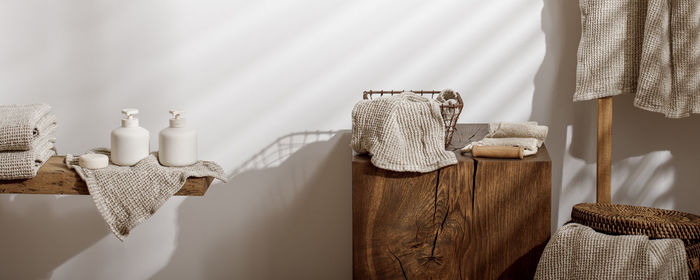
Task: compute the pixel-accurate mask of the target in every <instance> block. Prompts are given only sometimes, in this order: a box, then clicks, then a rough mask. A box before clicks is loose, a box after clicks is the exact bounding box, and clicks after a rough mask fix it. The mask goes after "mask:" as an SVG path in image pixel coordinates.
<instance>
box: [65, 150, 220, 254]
mask: <svg viewBox="0 0 700 280" xmlns="http://www.w3.org/2000/svg"><path fill="white" fill-rule="evenodd" d="M93 152H95V153H102V154H106V155H108V156H109V150H107V149H95V150H93ZM66 164H67V165H68V166H69V167H71V168H73V169H75V171H76V172H78V174H79V175H80V177H81V178H82V179H83V180H84V181H85V183H86V184H87V186H88V190H89V191H90V195H91V196H92V199H93V200H94V202H95V205H96V206H97V210H98V211H99V212H100V214H101V215H102V218H104V220H105V222H107V225H109V229H110V230H111V231H112V233H114V235H115V236H116V237H117V238H118V239H119V240H121V241H124V239H126V237H127V235H129V232H130V231H131V230H132V229H133V228H134V227H136V226H137V225H138V224H140V223H141V222H143V221H145V220H146V219H148V218H150V217H151V216H152V215H153V214H154V213H155V212H156V210H158V208H160V206H161V205H163V203H165V201H167V200H168V199H169V198H170V197H171V196H173V195H174V194H175V193H176V192H177V191H178V190H180V188H182V186H183V185H184V184H185V181H186V180H187V178H188V177H206V176H212V177H215V178H217V179H219V180H222V181H226V178H224V175H223V170H222V169H221V167H220V166H219V165H217V164H216V163H214V162H209V161H198V162H197V163H195V164H193V165H190V166H185V167H164V166H161V165H160V164H159V163H158V159H157V158H156V154H155V153H154V154H151V155H149V156H148V157H146V158H145V159H143V160H141V161H139V162H138V163H136V165H134V166H117V165H113V164H111V163H110V164H109V166H108V167H106V168H102V169H87V168H82V167H80V165H78V157H74V156H72V155H67V156H66Z"/></svg>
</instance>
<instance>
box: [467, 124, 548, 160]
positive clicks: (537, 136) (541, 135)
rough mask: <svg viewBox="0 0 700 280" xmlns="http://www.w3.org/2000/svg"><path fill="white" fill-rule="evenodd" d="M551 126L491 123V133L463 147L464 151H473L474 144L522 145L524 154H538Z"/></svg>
mask: <svg viewBox="0 0 700 280" xmlns="http://www.w3.org/2000/svg"><path fill="white" fill-rule="evenodd" d="M548 132H549V127H547V126H544V125H538V124H537V122H532V121H530V122H524V123H507V122H497V123H490V124H489V133H488V134H486V136H485V137H484V139H481V140H479V141H475V142H471V143H469V144H467V145H466V146H464V148H462V150H461V151H462V152H463V153H468V152H471V151H472V148H473V147H474V146H512V147H522V148H523V149H524V151H523V155H524V156H531V155H534V154H537V150H539V148H540V147H542V144H543V143H544V140H545V139H547V133H548Z"/></svg>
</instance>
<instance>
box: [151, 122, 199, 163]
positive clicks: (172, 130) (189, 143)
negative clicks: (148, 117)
mask: <svg viewBox="0 0 700 280" xmlns="http://www.w3.org/2000/svg"><path fill="white" fill-rule="evenodd" d="M183 113H184V112H183V111H179V110H170V114H172V115H173V118H171V119H170V127H166V128H164V129H163V130H161V131H160V134H159V135H158V160H159V161H160V164H162V165H164V166H186V165H191V164H194V163H195V162H197V131H195V130H194V129H192V128H188V127H186V126H185V125H186V121H185V118H182V117H181V116H180V115H182V114H183Z"/></svg>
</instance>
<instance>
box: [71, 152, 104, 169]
mask: <svg viewBox="0 0 700 280" xmlns="http://www.w3.org/2000/svg"><path fill="white" fill-rule="evenodd" d="M78 164H80V167H82V168H88V169H100V168H105V167H107V166H108V165H109V158H108V157H107V155H103V154H84V155H81V156H80V158H79V159H78Z"/></svg>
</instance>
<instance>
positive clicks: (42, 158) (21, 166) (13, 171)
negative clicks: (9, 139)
mask: <svg viewBox="0 0 700 280" xmlns="http://www.w3.org/2000/svg"><path fill="white" fill-rule="evenodd" d="M52 134H53V133H47V135H43V136H42V137H40V138H38V139H35V140H34V141H32V144H31V147H30V150H28V151H5V152H0V180H13V179H29V178H33V177H34V176H36V173H37V171H39V168H40V167H41V166H42V165H44V163H45V162H46V161H47V160H49V158H50V157H51V156H53V155H55V154H56V148H55V147H54V142H55V141H56V138H55V137H53V135H52Z"/></svg>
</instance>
